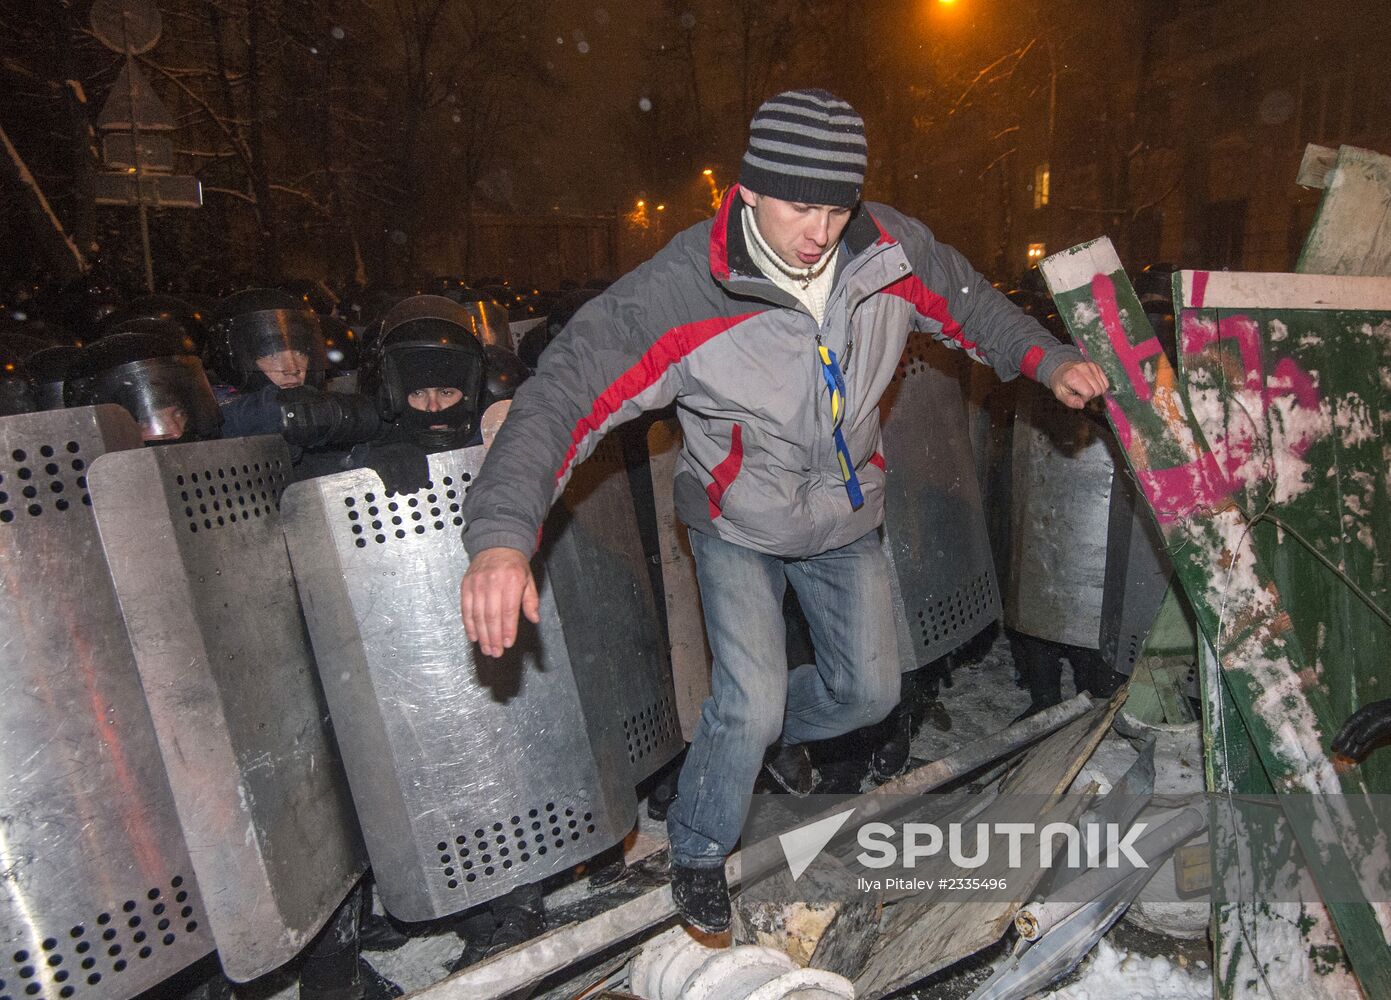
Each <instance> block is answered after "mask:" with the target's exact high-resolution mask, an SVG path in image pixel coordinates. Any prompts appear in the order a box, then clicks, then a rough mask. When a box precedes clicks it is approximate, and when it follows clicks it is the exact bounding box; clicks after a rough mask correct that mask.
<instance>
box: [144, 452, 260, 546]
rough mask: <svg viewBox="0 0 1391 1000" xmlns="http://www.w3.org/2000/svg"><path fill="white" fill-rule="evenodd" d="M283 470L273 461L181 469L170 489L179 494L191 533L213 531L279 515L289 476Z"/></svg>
mask: <svg viewBox="0 0 1391 1000" xmlns="http://www.w3.org/2000/svg"><path fill="white" fill-rule="evenodd" d="M284 466H285V463H284V462H283V461H282V460H281V459H278V458H274V459H267V460H265V461H264V462H247V463H244V464H242V465H237V464H236V463H232V464H230V465H225V466H219V467H217V468H215V469H184V470H183V471H182V472H177V473H175V474H174V477H173V479H171V480H170V488H171V490H172V491H174V492H177V493H178V496H179V502H180V503H182V504H183V508H184V516H185V517H187V518H188V530H189V531H190V532H192V533H194V534H197V533H198V532H200V531H216V530H217V529H219V528H230V527H232V526H234V525H237V524H243V525H244V524H246V523H247V522H249V521H253V520H258V519H260V518H263V517H268V516H270V514H271V513H272V512H273V511H278V510H279V509H280V494H281V493H282V492H284V490H285V486H286V478H287V473H288V469H287V468H285V467H284ZM171 499H172V497H171Z"/></svg>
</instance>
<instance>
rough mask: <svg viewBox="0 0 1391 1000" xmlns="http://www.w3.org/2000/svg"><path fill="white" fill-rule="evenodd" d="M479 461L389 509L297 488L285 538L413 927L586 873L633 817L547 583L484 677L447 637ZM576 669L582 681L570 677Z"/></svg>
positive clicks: (387, 890) (392, 880)
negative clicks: (555, 878) (582, 866)
mask: <svg viewBox="0 0 1391 1000" xmlns="http://www.w3.org/2000/svg"><path fill="white" fill-rule="evenodd" d="M484 453H485V450H484V449H483V448H481V447H480V448H468V449H464V450H462V451H454V452H446V453H443V454H439V455H432V456H431V457H430V477H431V478H430V483H429V485H428V486H427V487H426V488H425V489H423V490H421V491H419V492H417V493H414V494H411V495H408V496H400V495H394V496H389V497H388V496H386V495H385V494H384V491H383V489H382V485H381V480H380V479H379V478H378V477H377V475H376V474H375V473H373V472H371V471H365V470H364V471H356V472H345V473H341V474H339V475H334V476H325V477H323V478H320V479H314V480H310V481H307V482H302V483H297V484H295V485H294V486H293V487H291V488H290V489H289V490H288V491H286V494H285V500H284V515H285V534H286V540H287V542H288V544H289V548H290V554H291V558H292V559H293V562H294V567H295V577H296V580H297V582H298V584H299V589H300V596H301V599H302V601H303V604H304V610H305V617H306V618H307V620H308V622H309V631H310V634H311V635H312V636H313V641H314V652H315V655H316V656H317V658H318V661H319V666H320V673H321V676H322V678H323V682H324V690H325V693H326V694H327V696H328V702H329V706H330V709H331V711H332V713H333V719H334V723H335V726H336V729H337V732H338V737H339V743H340V745H341V747H342V750H343V760H344V764H345V766H346V768H347V773H348V781H349V784H350V786H351V788H352V794H353V800H354V802H355V804H356V806H357V813H358V818H359V820H360V821H361V824H362V832H363V837H364V839H365V841H366V843H367V850H368V854H369V855H370V857H371V859H372V870H373V873H374V875H375V877H376V880H377V887H378V890H379V891H380V893H381V897H382V902H383V904H384V905H385V906H386V908H387V909H388V910H389V911H390V912H391V913H392V914H394V915H395V916H397V917H399V918H401V919H403V920H426V919H431V918H434V917H439V916H443V915H445V914H449V913H454V912H457V911H459V910H462V909H465V908H467V907H470V906H473V905H475V904H477V903H480V902H484V901H486V900H488V899H492V898H494V897H497V896H500V895H502V894H503V893H505V892H508V891H509V890H511V889H513V888H515V887H516V886H519V885H525V884H528V883H531V882H535V881H537V880H538V879H541V878H544V877H545V876H547V875H550V874H552V873H554V872H557V871H561V870H563V869H565V868H568V867H570V866H572V865H575V864H577V863H579V862H581V861H584V860H585V859H587V858H589V857H592V856H593V855H594V854H597V853H598V852H599V851H601V850H603V849H604V848H606V847H609V846H610V845H612V844H614V843H616V842H617V841H619V840H620V839H622V837H623V836H624V835H625V834H627V832H628V830H629V829H630V827H631V826H632V823H633V818H634V816H635V814H636V810H637V799H636V797H635V796H634V794H633V787H632V782H631V779H630V775H629V767H630V765H629V762H628V757H627V750H626V743H625V741H624V738H623V734H622V730H621V728H620V724H619V721H618V718H617V717H616V713H613V712H610V713H608V714H606V715H600V716H599V717H598V718H597V719H591V718H587V717H586V712H585V702H584V699H583V698H582V694H583V689H584V688H595V689H596V690H597V686H596V682H595V681H594V679H593V678H591V677H587V676H585V675H584V674H583V672H582V669H579V668H577V669H576V670H575V671H573V672H572V670H571V663H570V659H569V653H568V650H567V648H566V642H565V636H564V634H563V628H564V623H563V622H562V619H561V616H560V614H559V613H558V612H557V609H556V602H555V598H554V595H553V584H552V580H551V577H552V574H551V573H548V572H546V573H541V574H540V575H539V578H538V584H539V587H540V597H541V625H540V626H539V627H532V626H531V625H529V624H528V623H527V622H525V620H523V622H522V627H521V632H520V634H519V637H518V641H517V644H516V645H515V646H514V647H513V648H512V649H511V650H510V651H509V653H508V655H507V656H504V657H502V658H501V659H498V660H493V659H488V658H485V657H481V656H478V655H477V653H476V648H475V647H474V646H472V645H471V644H470V643H469V642H468V638H467V636H466V635H465V634H464V630H463V626H462V624H461V623H460V621H459V578H460V576H461V575H462V574H463V572H464V570H465V569H467V568H468V556H467V554H466V553H465V551H464V547H463V541H462V538H461V531H460V528H461V527H462V526H463V523H464V522H463V515H462V513H461V508H462V504H463V498H464V493H465V492H466V491H467V489H468V484H469V482H470V481H471V480H472V478H473V476H474V475H475V474H476V473H477V472H478V469H479V467H480V466H481V465H482V463H483V456H484ZM582 667H583V664H581V665H580V668H582Z"/></svg>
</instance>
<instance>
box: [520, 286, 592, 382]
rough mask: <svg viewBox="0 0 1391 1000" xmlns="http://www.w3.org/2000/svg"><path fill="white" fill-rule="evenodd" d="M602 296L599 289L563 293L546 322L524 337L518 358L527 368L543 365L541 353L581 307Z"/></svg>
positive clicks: (533, 328) (572, 290)
mask: <svg viewBox="0 0 1391 1000" xmlns="http://www.w3.org/2000/svg"><path fill="white" fill-rule="evenodd" d="M601 294H602V293H601V292H600V290H599V289H597V288H573V289H571V290H569V291H567V292H563V293H561V295H560V296H559V297H557V298H556V300H555V302H554V303H553V304H552V306H551V308H550V311H549V312H548V313H547V314H546V321H545V322H544V323H541V324H539V325H537V326H534V327H532V328H531V329H530V330H528V331H527V332H526V333H525V334H523V335H522V342H521V343H520V344H518V345H517V357H519V358H521V359H522V362H523V363H524V364H525V365H527V367H529V368H532V369H535V368H536V366H537V365H538V364H540V363H541V352H542V351H544V350H545V349H546V348H547V347H549V346H550V345H551V341H553V340H555V338H556V337H559V336H560V334H561V331H563V330H564V329H565V327H566V326H567V325H568V324H569V322H570V320H572V319H573V318H574V316H575V313H577V312H579V311H580V307H581V306H583V305H584V304H585V303H586V302H589V301H590V300H591V299H595V298H598V297H599V295H601Z"/></svg>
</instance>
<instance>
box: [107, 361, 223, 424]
mask: <svg viewBox="0 0 1391 1000" xmlns="http://www.w3.org/2000/svg"><path fill="white" fill-rule="evenodd" d="M92 402H93V403H116V404H117V405H119V406H122V407H124V408H125V410H126V412H128V413H129V414H130V415H131V416H132V417H134V418H135V422H136V423H137V424H139V425H140V436H141V438H143V439H144V440H145V441H178V440H182V439H186V438H197V439H206V438H212V437H216V436H217V431H218V428H219V427H221V426H222V412H221V411H220V410H219V409H218V408H217V400H216V398H214V396H213V391H212V388H211V386H209V385H208V377H207V375H205V374H204V373H203V366H202V365H201V364H200V363H199V362H198V359H197V358H193V357H189V356H187V355H183V356H178V357H169V358H151V359H150V360H148V361H132V362H131V363H129V364H125V365H121V366H119V367H117V368H113V369H112V370H110V371H107V372H104V373H102V374H101V375H100V376H98V377H97V379H96V383H95V384H94V385H93V387H92Z"/></svg>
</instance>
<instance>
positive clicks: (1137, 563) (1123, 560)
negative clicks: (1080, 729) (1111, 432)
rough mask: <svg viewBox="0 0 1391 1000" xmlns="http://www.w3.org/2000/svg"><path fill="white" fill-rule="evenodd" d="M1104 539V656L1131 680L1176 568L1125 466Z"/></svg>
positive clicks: (1114, 493)
mask: <svg viewBox="0 0 1391 1000" xmlns="http://www.w3.org/2000/svg"><path fill="white" fill-rule="evenodd" d="M1106 536H1107V537H1106V577H1105V584H1104V593H1103V595H1102V598H1101V646H1100V648H1101V655H1102V656H1103V657H1105V659H1106V662H1107V663H1109V664H1110V665H1111V668H1112V669H1113V670H1116V671H1118V672H1119V673H1122V674H1127V675H1128V674H1129V673H1130V671H1131V670H1132V669H1133V668H1134V666H1135V661H1136V660H1137V659H1139V656H1140V650H1141V649H1143V648H1144V645H1145V639H1146V638H1147V637H1148V636H1149V633H1150V629H1151V628H1153V627H1154V619H1155V617H1156V616H1157V615H1158V614H1159V607H1160V605H1161V604H1163V603H1164V595H1165V593H1166V592H1167V591H1168V589H1169V578H1170V577H1172V576H1173V574H1174V567H1173V564H1172V563H1171V562H1169V552H1168V549H1166V548H1165V547H1164V539H1163V537H1162V536H1161V535H1160V534H1159V526H1158V525H1157V524H1156V523H1155V521H1154V515H1153V514H1151V513H1150V509H1149V504H1147V503H1146V502H1145V501H1144V500H1143V499H1142V498H1141V497H1140V494H1139V487H1138V486H1137V485H1136V484H1135V481H1134V480H1132V479H1131V478H1130V474H1129V470H1128V469H1127V467H1126V465H1125V463H1124V462H1120V463H1117V467H1116V474H1115V478H1114V479H1113V480H1112V482H1111V509H1110V512H1109V514H1108V517H1107V530H1106Z"/></svg>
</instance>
